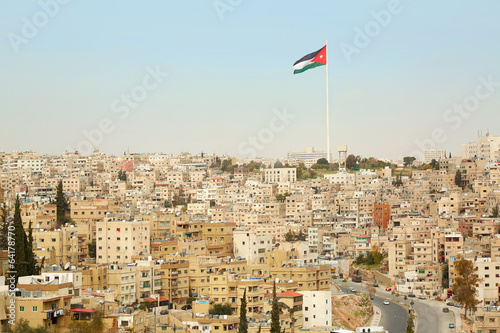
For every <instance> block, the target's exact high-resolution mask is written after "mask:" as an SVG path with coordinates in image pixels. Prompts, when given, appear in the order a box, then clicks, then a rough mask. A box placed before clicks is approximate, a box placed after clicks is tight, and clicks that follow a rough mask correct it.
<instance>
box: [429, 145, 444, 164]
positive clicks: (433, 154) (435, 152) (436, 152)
mask: <svg viewBox="0 0 500 333" xmlns="http://www.w3.org/2000/svg"><path fill="white" fill-rule="evenodd" d="M445 157H446V150H444V149H442V148H433V149H425V150H424V163H430V162H432V160H436V162H438V161H439V159H441V158H445Z"/></svg>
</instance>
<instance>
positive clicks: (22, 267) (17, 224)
mask: <svg viewBox="0 0 500 333" xmlns="http://www.w3.org/2000/svg"><path fill="white" fill-rule="evenodd" d="M14 235H15V236H14V237H15V240H16V245H15V246H14V251H15V252H14V254H15V260H16V262H15V264H14V267H15V269H14V270H15V271H16V272H17V274H16V283H17V280H18V279H19V277H20V276H26V275H28V270H27V262H26V232H25V231H24V227H23V221H22V219H21V203H20V202H19V197H17V198H16V205H15V209H14Z"/></svg>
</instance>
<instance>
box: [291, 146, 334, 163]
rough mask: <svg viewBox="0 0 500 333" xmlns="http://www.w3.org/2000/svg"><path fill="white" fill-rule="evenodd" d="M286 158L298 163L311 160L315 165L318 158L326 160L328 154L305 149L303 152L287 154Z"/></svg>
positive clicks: (310, 148) (308, 148) (312, 148)
mask: <svg viewBox="0 0 500 333" xmlns="http://www.w3.org/2000/svg"><path fill="white" fill-rule="evenodd" d="M287 158H288V159H295V160H299V161H306V160H307V161H309V160H313V161H314V163H316V162H317V161H318V160H319V159H320V158H326V159H328V154H327V153H326V151H314V147H306V150H305V151H299V152H289V153H288V154H287ZM314 163H313V164H314Z"/></svg>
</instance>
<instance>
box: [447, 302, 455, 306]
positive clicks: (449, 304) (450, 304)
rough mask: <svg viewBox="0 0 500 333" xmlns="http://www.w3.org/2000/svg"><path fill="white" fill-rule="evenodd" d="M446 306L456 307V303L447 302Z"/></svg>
mask: <svg viewBox="0 0 500 333" xmlns="http://www.w3.org/2000/svg"><path fill="white" fill-rule="evenodd" d="M446 305H448V306H453V305H455V303H453V302H447V303H446Z"/></svg>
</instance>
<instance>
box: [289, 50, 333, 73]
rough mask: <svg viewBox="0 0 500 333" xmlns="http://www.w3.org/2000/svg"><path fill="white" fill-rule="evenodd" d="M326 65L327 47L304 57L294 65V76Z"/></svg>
mask: <svg viewBox="0 0 500 333" xmlns="http://www.w3.org/2000/svg"><path fill="white" fill-rule="evenodd" d="M323 65H326V45H325V46H324V47H323V48H321V49H320V50H318V51H316V52H313V53H309V54H308V55H306V56H303V57H302V58H300V59H299V60H297V61H296V62H295V64H293V74H299V73H302V72H305V71H307V70H308V69H311V68H314V67H318V66H323Z"/></svg>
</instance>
